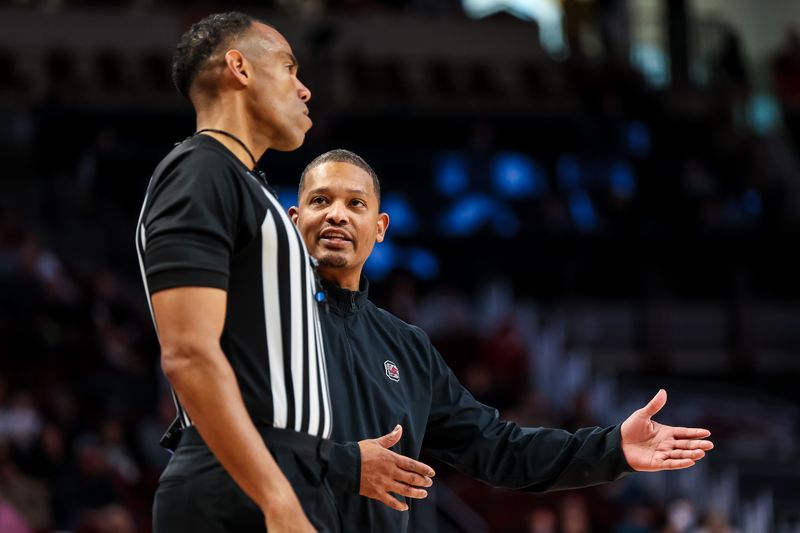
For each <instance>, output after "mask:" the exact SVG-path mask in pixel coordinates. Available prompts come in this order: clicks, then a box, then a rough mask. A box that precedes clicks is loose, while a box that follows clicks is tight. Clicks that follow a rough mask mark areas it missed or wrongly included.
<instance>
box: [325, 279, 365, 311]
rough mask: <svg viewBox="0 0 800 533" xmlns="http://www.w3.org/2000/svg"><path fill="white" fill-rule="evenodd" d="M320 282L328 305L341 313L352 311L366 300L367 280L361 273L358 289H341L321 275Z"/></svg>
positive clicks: (362, 305)
mask: <svg viewBox="0 0 800 533" xmlns="http://www.w3.org/2000/svg"><path fill="white" fill-rule="evenodd" d="M320 282H321V283H322V287H323V288H324V289H325V294H326V301H327V302H328V305H330V306H331V307H332V308H334V309H337V310H339V311H340V312H342V313H354V312H356V311H358V310H359V309H361V308H362V307H364V305H365V304H366V303H367V301H368V297H369V280H368V279H367V278H366V277H365V276H364V275H363V274H362V275H361V281H360V283H359V290H358V291H351V290H348V289H343V288H341V287H339V286H338V285H336V284H335V283H333V282H332V281H328V280H327V279H325V278H322V277H320Z"/></svg>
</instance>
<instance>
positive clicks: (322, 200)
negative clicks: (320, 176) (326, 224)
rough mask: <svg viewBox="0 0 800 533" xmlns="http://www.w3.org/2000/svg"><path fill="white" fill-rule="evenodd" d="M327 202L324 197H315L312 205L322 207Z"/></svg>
mask: <svg viewBox="0 0 800 533" xmlns="http://www.w3.org/2000/svg"><path fill="white" fill-rule="evenodd" d="M325 202H326V200H325V197H324V196H315V197H313V198H312V199H311V205H320V204H324V203H325Z"/></svg>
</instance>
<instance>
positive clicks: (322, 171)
mask: <svg viewBox="0 0 800 533" xmlns="http://www.w3.org/2000/svg"><path fill="white" fill-rule="evenodd" d="M298 201H299V204H298V206H297V207H292V208H291V209H290V210H289V214H290V215H291V217H292V220H293V221H294V223H295V224H296V225H297V228H298V230H299V231H300V234H301V235H302V237H303V240H304V241H305V243H306V246H307V247H308V251H309V253H310V254H311V255H313V256H314V257H316V259H317V261H319V265H320V272H321V273H322V274H323V276H325V275H326V271H328V272H331V271H333V270H336V271H337V272H336V274H343V275H346V276H348V278H347V279H348V280H350V282H354V283H355V285H354V287H356V288H357V287H358V280H359V278H360V276H361V268H362V267H363V266H364V263H365V262H366V261H367V258H368V257H369V254H370V253H372V248H373V247H374V246H375V243H376V242H382V241H383V238H384V235H385V233H386V228H387V227H388V226H389V215H387V214H386V213H381V212H380V210H379V208H380V205H379V203H380V202H379V200H378V196H377V194H376V192H375V187H374V184H373V182H372V177H371V176H370V175H369V174H368V173H367V172H365V171H364V170H362V169H360V168H359V167H357V166H355V165H351V164H350V163H339V162H332V161H331V162H327V163H322V164H321V165H319V166H317V167H315V168H313V169H312V170H310V171H309V172H308V173H307V174H306V179H305V184H304V187H303V190H302V191H300V196H299V198H298ZM336 277H337V279H341V276H340V275H337V276H336ZM340 285H342V286H344V284H343V283H340ZM350 285H352V283H350Z"/></svg>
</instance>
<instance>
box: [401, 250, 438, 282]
mask: <svg viewBox="0 0 800 533" xmlns="http://www.w3.org/2000/svg"><path fill="white" fill-rule="evenodd" d="M406 254H407V259H406V265H407V266H408V269H409V270H410V271H411V272H413V273H414V275H416V276H417V277H418V278H419V279H421V280H423V281H430V280H432V279H433V278H435V277H436V276H437V275H438V274H439V260H438V259H437V258H436V256H435V255H434V254H433V253H432V252H430V251H429V250H426V249H424V248H409V249H408V250H407V251H406Z"/></svg>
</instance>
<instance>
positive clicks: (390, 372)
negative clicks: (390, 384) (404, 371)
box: [383, 361, 400, 381]
mask: <svg viewBox="0 0 800 533" xmlns="http://www.w3.org/2000/svg"><path fill="white" fill-rule="evenodd" d="M383 368H385V369H386V377H387V378H389V379H391V380H392V381H400V369H399V368H397V365H396V364H394V363H393V362H391V361H384V362H383Z"/></svg>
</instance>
